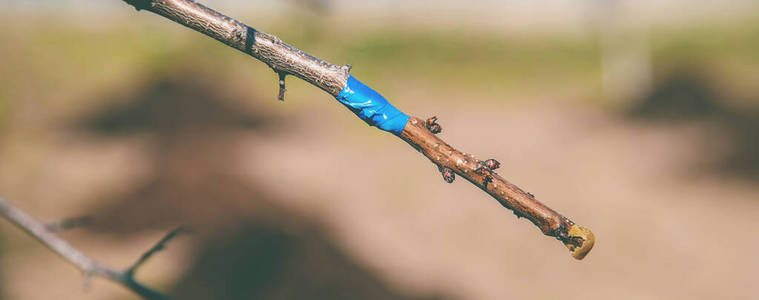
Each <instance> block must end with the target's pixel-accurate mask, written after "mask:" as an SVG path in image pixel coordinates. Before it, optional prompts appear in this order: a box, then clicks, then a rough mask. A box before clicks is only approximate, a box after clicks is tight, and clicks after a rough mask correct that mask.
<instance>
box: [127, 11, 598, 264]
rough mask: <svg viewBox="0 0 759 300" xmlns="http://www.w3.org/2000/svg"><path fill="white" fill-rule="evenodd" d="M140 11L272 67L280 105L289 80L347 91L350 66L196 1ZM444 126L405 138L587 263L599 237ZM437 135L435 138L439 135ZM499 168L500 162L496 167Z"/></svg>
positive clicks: (448, 175)
mask: <svg viewBox="0 0 759 300" xmlns="http://www.w3.org/2000/svg"><path fill="white" fill-rule="evenodd" d="M124 1H125V2H127V3H129V4H131V5H133V6H134V7H135V8H137V9H138V10H140V9H144V10H148V11H151V12H154V13H156V14H159V15H161V16H164V17H166V18H168V19H170V20H172V21H174V22H177V23H179V24H182V25H184V26H187V27H189V28H192V29H193V30H196V31H198V32H201V33H203V34H205V35H208V36H210V37H212V38H214V39H216V40H219V41H220V42H222V43H224V44H226V45H228V46H230V47H232V48H235V49H237V50H240V51H242V52H245V53H247V54H249V55H251V56H253V57H255V58H256V59H258V60H260V61H262V62H264V63H266V64H267V65H269V67H271V68H272V69H273V70H274V71H275V72H276V73H277V74H278V75H279V78H280V81H279V84H280V92H279V97H278V98H280V100H281V99H282V98H283V97H284V76H285V75H294V76H297V77H299V78H301V79H303V80H305V81H306V82H308V83H311V84H313V85H314V86H317V87H319V88H321V89H322V90H324V91H325V92H327V93H329V94H331V95H333V96H337V95H338V94H339V93H340V91H341V90H342V89H343V88H344V87H345V85H346V81H347V79H348V72H349V71H350V67H349V66H337V65H333V64H331V63H329V62H326V61H323V60H321V59H319V58H316V57H314V56H312V55H310V54H307V53H305V52H303V51H301V50H299V49H296V48H295V47H293V46H290V45H288V44H286V43H284V42H282V41H281V40H280V39H279V38H277V37H275V36H273V35H270V34H267V33H264V32H260V31H257V30H255V29H253V28H251V27H249V26H247V25H245V24H243V23H242V22H240V21H237V20H235V19H232V18H230V17H228V16H225V15H223V14H221V13H219V12H216V11H214V10H212V9H210V8H207V7H205V6H203V5H202V4H199V3H196V2H194V1H192V0H124ZM439 131H440V126H439V125H438V124H436V123H434V119H433V120H431V121H430V124H427V122H425V121H424V120H421V119H419V118H416V117H412V118H411V119H410V120H409V123H408V124H406V127H405V129H404V130H403V133H402V134H401V135H400V137H401V138H402V139H403V140H405V141H406V142H407V143H409V144H410V145H411V146H412V147H414V148H415V149H417V150H419V151H420V152H421V153H422V154H424V155H425V156H426V157H427V158H429V159H430V161H432V162H433V163H434V164H436V165H437V166H438V167H439V168H440V170H441V172H442V173H443V175H444V179H445V180H446V181H448V182H451V181H453V178H454V177H455V175H453V173H454V172H455V173H456V174H459V175H460V176H462V177H464V178H466V179H467V180H469V181H470V182H472V183H473V184H474V185H476V186H478V187H479V188H481V189H482V190H484V191H485V192H487V193H488V194H490V195H491V196H493V198H495V199H496V200H498V202H500V203H501V205H503V206H504V207H506V208H508V209H511V210H513V211H514V213H515V214H516V215H517V216H519V217H525V218H527V219H528V220H530V221H531V222H532V223H534V224H535V225H536V226H537V227H538V228H540V230H541V231H542V232H543V234H545V235H548V236H552V237H556V238H557V239H559V240H560V241H562V242H563V243H564V244H565V245H566V246H567V247H568V248H569V250H570V251H571V252H572V256H573V257H575V258H577V259H582V258H583V257H584V256H585V254H587V253H588V251H590V249H591V248H592V247H593V243H594V242H595V238H594V237H593V234H592V233H591V232H590V230H588V229H586V228H584V227H581V226H578V225H575V224H574V222H572V221H570V220H569V219H568V218H566V217H564V216H562V215H560V214H559V213H557V212H555V211H554V210H552V209H550V208H549V207H548V206H546V205H544V204H542V203H540V202H539V201H537V200H536V199H535V197H534V196H532V195H531V194H529V193H526V192H524V191H522V190H521V189H520V188H518V187H517V186H515V185H513V184H511V183H509V182H508V181H506V180H505V179H503V178H501V177H500V176H499V175H498V174H496V173H495V172H493V170H492V169H494V168H492V167H491V168H487V166H488V164H485V162H482V161H480V160H478V159H476V158H475V157H474V156H473V155H467V154H465V153H462V152H461V151H458V150H456V149H454V148H453V147H451V146H450V145H448V144H446V143H445V142H443V140H441V139H440V138H438V137H437V136H435V134H434V133H437V132H439ZM433 132H434V133H433ZM495 166H496V167H497V163H495Z"/></svg>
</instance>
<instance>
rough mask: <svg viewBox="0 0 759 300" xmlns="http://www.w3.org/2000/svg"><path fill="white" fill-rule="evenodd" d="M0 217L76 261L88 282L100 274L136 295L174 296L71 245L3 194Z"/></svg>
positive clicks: (155, 299)
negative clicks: (98, 260)
mask: <svg viewBox="0 0 759 300" xmlns="http://www.w3.org/2000/svg"><path fill="white" fill-rule="evenodd" d="M0 216H2V217H3V218H5V219H7V220H8V221H10V222H11V223H13V225H16V227H18V228H20V229H21V230H23V231H25V232H26V233H27V234H29V235H31V236H32V237H34V238H35V239H37V241H39V242H40V243H42V244H43V245H45V246H46V247H48V248H50V250H52V251H53V252H55V253H56V254H58V255H59V256H60V257H61V258H63V259H64V260H66V261H68V262H69V263H71V264H73V265H74V266H75V267H77V268H78V269H79V270H80V271H82V273H83V274H84V277H85V285H86V284H87V282H89V278H90V277H91V276H100V277H102V278H105V279H108V280H110V281H113V282H115V283H118V284H121V285H122V286H124V287H126V288H127V289H130V290H132V291H133V292H135V293H136V294H138V295H140V296H141V297H142V298H144V299H148V300H169V299H171V298H170V297H169V296H166V295H164V294H162V293H160V292H158V291H156V290H153V289H151V288H149V287H147V286H144V285H142V284H140V283H139V282H137V281H136V280H135V279H134V276H133V274H132V273H131V272H126V271H117V270H114V269H111V268H109V267H107V266H105V265H102V264H100V263H99V262H97V261H95V260H94V259H92V258H90V257H89V256H87V255H86V254H84V253H83V252H81V251H79V250H78V249H76V248H74V247H73V246H71V244H69V243H68V242H67V241H66V240H64V239H63V238H61V237H59V236H58V235H56V234H55V233H53V232H51V231H50V230H48V229H47V227H46V226H45V224H43V223H42V222H40V221H38V220H37V219H35V218H33V217H31V216H29V215H27V214H26V213H25V212H24V211H22V210H21V209H19V208H17V207H15V206H13V204H11V203H10V202H8V201H7V200H6V199H5V198H3V197H2V196H0ZM164 240H166V238H164V239H163V240H161V242H159V244H161V245H163V244H165V242H166V241H164ZM154 248H155V247H154ZM151 250H152V249H151ZM149 252H150V251H149ZM152 252H155V251H152ZM148 256H149V255H148ZM146 259H147V258H146ZM130 269H131V268H130Z"/></svg>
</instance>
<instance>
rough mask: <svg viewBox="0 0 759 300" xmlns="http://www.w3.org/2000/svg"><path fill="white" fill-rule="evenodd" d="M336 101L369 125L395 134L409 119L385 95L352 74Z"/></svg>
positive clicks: (400, 130)
mask: <svg viewBox="0 0 759 300" xmlns="http://www.w3.org/2000/svg"><path fill="white" fill-rule="evenodd" d="M337 101H340V103H342V104H343V105H345V106H347V107H348V109H350V110H351V111H352V112H353V113H355V114H356V115H357V116H358V117H359V118H361V120H364V121H365V122H366V123H367V124H369V125H370V126H376V127H377V128H379V129H382V130H384V131H387V132H392V133H393V134H395V135H400V134H401V132H403V128H404V127H406V123H407V122H408V119H409V116H408V115H407V114H404V113H403V112H402V111H400V110H398V109H397V108H395V107H394V106H393V105H392V104H390V102H388V101H387V99H385V97H382V95H380V94H379V93H377V92H376V91H374V90H373V89H372V88H370V87H368V86H366V85H365V84H363V83H361V81H358V79H356V78H355V77H353V76H352V75H351V76H349V77H348V83H347V84H346V85H345V88H344V89H343V90H342V91H340V94H339V95H337Z"/></svg>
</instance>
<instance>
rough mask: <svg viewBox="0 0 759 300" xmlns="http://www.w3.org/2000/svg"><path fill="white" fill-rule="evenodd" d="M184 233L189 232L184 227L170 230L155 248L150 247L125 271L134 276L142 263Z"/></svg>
mask: <svg viewBox="0 0 759 300" xmlns="http://www.w3.org/2000/svg"><path fill="white" fill-rule="evenodd" d="M182 233H187V230H186V229H184V228H182V227H179V228H176V229H174V230H172V231H169V233H167V234H166V235H165V236H164V237H163V238H162V239H161V240H160V241H158V243H156V244H155V246H153V248H150V249H149V250H148V251H146V252H145V253H144V254H142V256H140V258H139V259H138V260H137V261H136V262H134V264H133V265H132V266H131V267H129V268H128V269H127V270H126V272H125V273H126V274H128V275H129V276H130V277H132V276H134V273H135V272H136V271H137V269H138V268H139V267H140V266H142V264H144V263H145V262H146V261H148V259H150V257H151V256H153V254H155V253H156V252H158V251H161V250H163V249H165V248H166V244H168V243H169V242H170V241H171V240H172V239H174V238H175V237H177V236H178V235H180V234H182Z"/></svg>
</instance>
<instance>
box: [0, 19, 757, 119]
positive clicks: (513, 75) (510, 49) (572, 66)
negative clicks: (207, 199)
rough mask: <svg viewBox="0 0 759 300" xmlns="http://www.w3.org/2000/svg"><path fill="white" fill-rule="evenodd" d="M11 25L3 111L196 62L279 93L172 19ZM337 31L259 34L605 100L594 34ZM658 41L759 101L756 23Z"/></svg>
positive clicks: (295, 28)
mask: <svg viewBox="0 0 759 300" xmlns="http://www.w3.org/2000/svg"><path fill="white" fill-rule="evenodd" d="M154 21H156V20H154ZM159 21H160V22H159ZM288 21H291V20H288ZM5 23H6V24H3V25H4V28H6V30H4V31H3V32H2V33H0V40H2V41H4V43H2V44H3V45H0V55H2V56H3V57H4V58H5V62H4V63H3V64H0V72H1V73H2V74H13V75H12V76H7V75H6V76H4V78H3V80H2V82H0V100H3V99H4V100H3V102H13V101H19V100H20V99H23V98H26V97H29V96H28V95H29V94H40V93H41V94H42V95H39V96H47V97H46V98H49V99H50V98H52V99H58V101H60V97H59V95H60V94H61V93H62V92H63V94H67V93H65V92H64V91H69V92H70V91H76V90H79V89H87V88H89V89H91V88H93V87H98V86H101V84H119V83H122V84H123V82H130V81H134V80H138V79H139V78H141V77H143V76H148V75H150V74H155V73H159V72H162V71H165V70H166V69H167V68H177V67H179V68H182V67H183V66H187V65H195V66H203V67H204V68H205V69H207V70H209V71H211V72H231V73H233V74H240V75H242V76H245V78H244V79H241V80H247V81H250V82H255V83H259V84H260V85H264V86H269V85H272V83H271V81H272V77H273V75H272V74H269V73H271V72H270V71H269V70H268V69H266V68H265V66H263V65H261V64H258V63H256V62H254V61H252V60H250V59H248V58H246V57H244V55H242V54H237V53H234V52H235V51H234V50H231V49H228V48H226V47H223V46H221V45H219V44H218V43H217V42H215V41H212V40H210V39H208V38H205V37H201V36H200V35H198V34H196V33H194V32H190V31H189V30H186V29H184V28H179V27H178V26H175V25H174V24H168V22H164V20H157V21H156V22H145V24H134V22H131V23H123V22H115V23H111V24H106V25H105V26H102V27H98V28H97V29H95V28H87V27H84V26H83V25H81V24H79V25H69V24H67V23H66V22H65V21H63V20H48V21H44V22H43V21H40V22H39V23H36V24H29V22H26V23H25V24H24V25H23V28H22V27H21V25H19V23H16V22H13V20H12V18H11V20H6V21H5ZM164 23H166V24H164ZM50 24H55V26H49V25H50ZM254 25H255V24H254ZM330 26H331V25H328V24H325V23H322V22H319V21H318V19H315V18H302V19H295V20H292V22H291V23H287V24H285V23H280V24H279V25H273V26H270V28H260V29H262V30H264V31H267V32H272V33H275V34H277V35H278V36H280V37H281V38H283V40H285V41H288V42H289V43H291V44H293V45H295V46H296V47H299V48H301V49H304V50H306V51H308V52H311V53H313V54H315V55H317V56H320V57H322V58H325V59H327V60H329V61H332V62H335V63H349V64H351V65H353V66H354V71H353V73H354V74H357V76H360V77H361V78H364V79H365V80H366V81H371V82H377V83H376V84H377V85H380V86H387V87H388V88H389V89H396V88H400V87H399V85H398V82H410V83H413V84H415V85H421V86H422V88H427V89H433V88H434V89H435V90H446V89H453V90H463V91H472V92H473V93H484V94H487V95H497V94H498V93H514V92H523V91H540V90H545V89H546V88H547V86H552V87H553V88H555V87H556V86H559V87H566V86H583V87H585V88H584V89H583V90H584V91H586V92H587V93H588V97H587V99H588V100H597V99H594V97H598V95H599V89H600V86H601V85H600V61H601V58H600V55H601V51H600V50H599V49H600V47H599V40H598V38H597V37H596V36H593V35H586V36H579V35H562V34H556V33H554V34H551V33H535V34H533V33H524V34H493V33H491V32H487V31H481V32H475V31H468V30H464V29H455V30H449V29H445V30H443V29H440V30H434V29H430V30H419V29H417V30H406V29H401V28H398V27H392V26H388V27H383V28H381V29H371V30H370V31H368V32H361V33H351V34H330V31H331V30H332V29H331V27H330ZM649 44H650V49H651V57H652V61H653V68H654V70H653V71H654V74H655V75H656V76H657V78H661V77H666V76H667V74H669V73H670V72H672V71H673V70H676V69H679V68H681V67H682V66H689V67H690V69H694V70H695V69H698V70H700V72H703V73H706V74H707V75H709V78H707V79H708V80H714V81H716V83H718V84H721V85H726V87H725V88H729V89H731V90H734V89H746V90H750V91H748V92H751V93H757V92H759V91H756V89H757V88H756V86H759V85H757V82H759V76H757V75H754V74H756V73H757V72H755V71H756V70H757V69H759V21H755V19H745V20H737V21H733V22H731V23H729V24H727V23H716V24H700V25H693V26H688V27H687V28H663V27H662V28H652V29H651V30H650V35H649ZM712 77H713V78H712ZM39 87H45V88H44V89H40V88H39ZM718 88H719V87H718ZM443 92H444V91H443ZM491 98H492V97H491ZM497 98H498V99H504V98H502V97H497ZM38 100H41V99H38ZM7 107H8V104H7V103H6V104H4V105H1V106H0V117H1V116H2V114H1V113H2V112H3V111H7V110H8V108H7Z"/></svg>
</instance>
